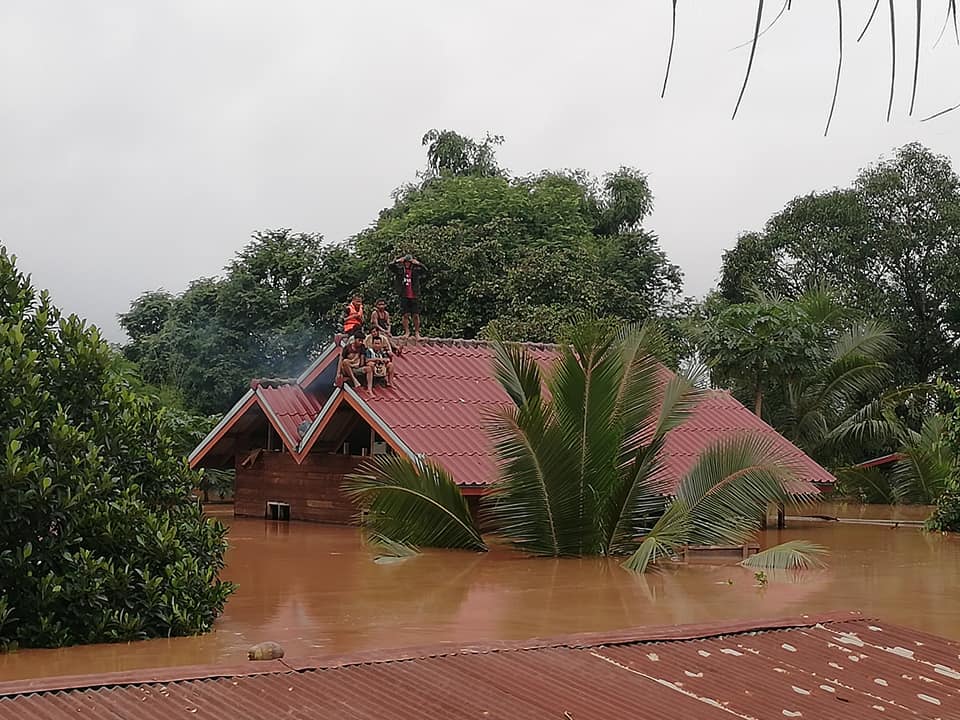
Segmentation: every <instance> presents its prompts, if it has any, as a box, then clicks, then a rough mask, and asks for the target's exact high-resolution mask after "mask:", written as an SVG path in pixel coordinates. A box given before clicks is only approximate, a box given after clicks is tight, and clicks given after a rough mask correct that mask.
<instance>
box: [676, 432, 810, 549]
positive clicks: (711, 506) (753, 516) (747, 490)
mask: <svg viewBox="0 0 960 720" xmlns="http://www.w3.org/2000/svg"><path fill="white" fill-rule="evenodd" d="M796 476H797V471H796V467H795V464H794V462H793V460H791V459H790V458H788V457H785V456H784V455H783V453H782V451H781V450H779V449H778V447H777V446H776V445H775V444H774V443H773V442H772V441H770V440H768V439H767V438H762V437H756V436H748V435H741V436H739V437H733V438H729V439H724V440H721V441H719V442H717V443H715V444H714V445H713V446H711V447H710V448H708V449H707V450H705V451H704V452H702V453H701V454H700V456H699V457H698V458H697V462H696V464H695V465H694V466H693V468H691V469H690V471H689V472H688V473H687V474H686V475H685V476H684V478H683V480H682V481H681V482H680V487H679V488H678V490H677V499H678V500H682V501H683V502H684V503H685V504H686V506H687V507H688V508H689V513H690V524H691V534H690V539H689V541H690V543H691V544H695V545H740V544H742V543H744V542H746V541H747V540H748V539H749V538H750V537H752V536H753V534H754V533H755V532H756V529H757V527H758V525H759V521H760V519H761V518H762V517H763V516H764V514H765V513H766V509H767V506H768V505H769V504H770V503H786V502H788V501H789V500H790V499H791V498H790V494H789V493H788V491H787V485H788V483H790V482H791V481H793V480H795V479H796Z"/></svg>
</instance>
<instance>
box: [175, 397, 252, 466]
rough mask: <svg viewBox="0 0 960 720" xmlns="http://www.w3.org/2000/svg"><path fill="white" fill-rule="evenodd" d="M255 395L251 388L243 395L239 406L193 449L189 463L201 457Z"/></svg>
mask: <svg viewBox="0 0 960 720" xmlns="http://www.w3.org/2000/svg"><path fill="white" fill-rule="evenodd" d="M253 394H254V392H253V388H250V389H249V390H247V391H246V392H245V393H244V394H243V397H242V398H240V399H239V400H237V404H236V405H234V406H233V407H232V408H230V410H229V412H227V414H226V415H224V416H223V419H222V420H220V422H218V423H217V424H216V426H214V428H213V430H211V431H210V432H208V433H207V436H206V437H205V438H204V439H203V440H201V441H200V444H199V445H197V446H196V447H195V448H194V449H193V452H192V453H190V455H189V456H188V457H187V462H189V463H191V464H192V463H193V460H194V458H196V457H197V455H199V454H200V453H201V452H202V451H203V449H204V448H205V447H206V445H207V443H208V442H210V441H211V440H212V439H213V438H214V437H216V436H217V433H219V432H220V431H221V430H223V428H224V427H226V425H227V423H229V422H230V421H231V420H233V417H234V415H236V414H237V413H238V412H240V408H242V407H243V406H244V405H246V404H247V401H248V400H249V399H250V398H251V397H252V396H253Z"/></svg>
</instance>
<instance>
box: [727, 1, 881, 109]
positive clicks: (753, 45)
mask: <svg viewBox="0 0 960 720" xmlns="http://www.w3.org/2000/svg"><path fill="white" fill-rule="evenodd" d="M892 1H893V0H891V2H892ZM762 20H763V0H757V22H756V26H755V27H754V29H753V42H751V43H750V59H749V60H748V61H747V72H746V75H744V77H743V86H742V87H741V88H740V95H739V96H738V97H737V104H736V105H735V106H734V108H733V118H736V117H737V110H739V109H740V103H741V102H742V101H743V94H744V93H745V92H746V91H747V83H748V82H749V81H750V71H751V70H752V69H753V58H754V56H755V55H756V54H757V40H758V39H759V37H760V23H761V22H762Z"/></svg>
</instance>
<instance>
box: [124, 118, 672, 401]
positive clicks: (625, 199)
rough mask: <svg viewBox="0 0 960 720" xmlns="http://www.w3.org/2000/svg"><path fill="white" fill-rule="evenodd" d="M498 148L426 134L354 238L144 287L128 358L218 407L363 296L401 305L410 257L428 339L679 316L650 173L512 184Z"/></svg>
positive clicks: (299, 362) (552, 175) (255, 248)
mask: <svg viewBox="0 0 960 720" xmlns="http://www.w3.org/2000/svg"><path fill="white" fill-rule="evenodd" d="M501 142H502V138H500V137H498V136H491V135H488V136H486V137H485V138H484V139H483V140H479V141H477V140H473V139H471V138H467V137H464V136H462V135H459V134H457V133H455V132H453V131H450V130H442V131H441V130H431V131H430V132H428V133H427V134H426V135H425V136H424V138H423V144H424V145H425V147H426V148H427V170H426V171H424V172H423V173H421V174H420V178H419V181H418V182H416V183H413V184H408V185H406V186H403V187H401V188H400V189H399V190H398V191H397V193H396V194H395V199H394V202H393V204H392V205H391V206H390V207H388V208H385V209H384V210H383V211H382V212H381V213H380V215H379V217H378V219H377V221H376V223H374V224H373V225H372V226H371V227H370V228H369V229H367V230H364V231H362V232H360V233H359V234H358V235H356V236H355V237H354V238H351V240H350V241H349V242H347V243H343V244H329V243H325V242H324V240H323V238H322V236H320V235H318V234H312V233H296V232H293V231H290V230H277V231H265V232H260V233H256V234H254V236H253V239H252V241H251V242H250V243H249V244H248V245H247V246H246V247H245V248H244V249H243V250H241V251H240V252H239V253H238V254H237V256H236V257H235V258H234V259H233V260H232V261H231V262H230V263H229V264H228V265H227V267H226V268H225V270H224V274H223V276H222V277H219V278H206V279H199V280H196V281H195V282H194V283H193V284H192V285H191V286H190V287H189V288H188V289H187V290H186V291H185V292H184V293H182V294H180V295H178V296H173V295H170V294H169V293H166V292H163V291H154V292H149V293H145V294H144V295H142V296H140V297H139V298H137V299H136V300H134V302H133V303H132V304H131V307H130V310H129V311H128V312H126V313H124V314H123V315H121V316H120V321H121V324H122V326H123V327H124V329H125V330H126V331H127V333H128V335H129V336H130V342H129V343H128V344H127V346H126V347H125V348H124V352H125V354H126V356H127V357H128V358H130V359H131V360H133V361H135V362H137V363H138V364H139V365H140V367H141V370H142V372H143V374H144V377H145V379H146V380H147V381H149V382H151V383H153V384H155V385H164V386H172V387H174V388H176V389H177V390H178V391H179V392H181V393H182V395H183V397H184V398H185V400H186V402H187V404H188V405H190V406H191V407H193V408H195V409H197V410H199V411H201V412H203V413H212V412H223V411H225V410H226V409H228V408H229V407H230V405H231V404H232V403H233V402H234V400H235V399H236V393H237V390H238V388H241V387H243V386H244V385H245V384H246V383H247V382H248V381H249V379H250V378H251V377H256V376H281V375H291V374H295V373H297V372H299V371H300V370H301V369H302V368H303V367H305V366H306V365H307V364H308V362H309V359H310V355H311V353H313V352H315V351H316V350H317V349H318V348H319V346H320V345H322V344H323V343H324V342H326V341H327V340H328V339H329V338H330V336H331V335H332V334H333V333H334V332H335V331H336V329H337V328H338V322H339V317H340V315H341V313H342V309H343V306H344V305H345V304H346V303H347V302H348V300H349V299H350V296H351V295H352V294H353V293H354V292H355V291H359V292H361V293H362V294H363V295H364V297H365V298H366V301H367V305H368V307H369V306H372V304H373V301H374V300H376V299H377V298H379V297H383V298H386V299H387V301H388V306H389V307H390V308H391V309H392V310H393V311H394V312H396V310H397V307H396V304H397V300H396V298H395V297H394V293H393V291H392V289H391V286H390V278H389V276H388V274H387V272H386V265H387V263H388V262H389V261H390V260H392V259H393V258H395V257H397V255H400V254H405V253H408V252H409V253H413V254H415V255H416V256H417V257H418V258H419V259H420V260H421V261H422V262H423V263H424V264H425V265H427V266H428V267H429V268H430V275H429V276H428V277H427V278H426V280H425V282H424V288H423V293H422V297H421V307H422V313H423V316H424V329H425V331H426V332H427V333H429V334H430V335H432V336H443V337H462V338H475V337H478V336H483V335H489V334H491V333H498V334H499V335H501V336H502V337H504V338H508V339H518V340H531V341H553V340H557V339H558V338H560V337H561V336H562V335H563V333H564V331H565V329H566V328H567V327H568V326H569V325H570V323H571V322H572V321H573V319H574V317H575V316H576V314H577V313H578V312H580V311H582V310H583V309H584V308H590V309H591V310H592V311H593V312H595V313H597V314H598V315H600V316H603V317H606V318H609V319H610V321H611V322H613V323H616V322H620V321H640V320H645V319H648V318H651V317H657V316H661V315H663V316H669V317H675V315H676V308H677V307H678V302H679V300H680V297H679V296H680V291H681V288H682V275H681V273H680V270H679V268H678V267H677V266H676V265H674V264H672V263H670V262H669V260H668V259H667V257H666V254H665V253H664V252H663V250H662V249H661V248H660V244H659V241H658V239H657V237H656V236H655V235H654V234H653V233H651V232H649V231H647V230H645V229H644V228H643V222H644V220H645V219H646V218H647V216H648V215H649V213H650V212H651V210H652V208H653V195H652V192H651V190H650V186H649V183H648V180H647V177H646V175H644V174H643V173H642V172H640V171H639V170H636V169H632V168H626V167H622V168H619V169H618V170H616V171H614V172H611V173H608V174H606V175H605V176H603V177H602V178H594V177H592V176H591V175H589V174H587V173H585V172H583V171H571V170H561V171H544V172H542V173H538V174H536V175H531V176H525V177H513V176H510V175H509V174H508V173H507V172H506V171H505V170H503V169H502V168H501V167H500V166H499V164H498V162H497V158H496V155H495V150H496V148H497V147H498V146H499V145H500V143H501Z"/></svg>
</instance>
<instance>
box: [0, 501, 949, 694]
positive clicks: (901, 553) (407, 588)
mask: <svg viewBox="0 0 960 720" xmlns="http://www.w3.org/2000/svg"><path fill="white" fill-rule="evenodd" d="M817 511H818V512H823V513H825V514H831V515H835V516H840V517H871V516H873V517H894V516H896V517H898V518H900V519H915V518H923V517H924V516H925V514H926V510H925V509H923V508H879V507H876V506H874V507H871V508H866V509H864V508H861V507H860V506H846V507H844V506H831V507H826V508H817ZM809 512H810V510H809V509H804V513H805V514H806V513H809ZM226 521H227V522H228V523H229V524H230V541H231V545H232V547H231V550H230V552H229V555H228V558H227V568H226V571H225V573H224V575H225V577H226V578H227V579H229V580H232V581H234V582H236V583H237V584H238V585H239V590H238V591H237V593H236V594H235V595H234V596H233V597H232V598H231V599H230V601H229V602H228V603H227V608H226V612H225V613H224V615H223V617H222V618H221V619H220V620H219V621H218V622H217V624H216V626H215V629H214V631H213V632H211V633H208V634H207V635H203V636H200V637H193V638H174V639H169V640H148V641H143V642H135V643H123V644H114V645H93V646H85V647H73V648H65V649H61V650H22V651H20V652H17V653H13V654H9V655H5V656H2V655H0V680H13V679H22V678H30V677H39V676H52V675H68V674H71V675H72V674H87V673H99V672H109V671H117V670H131V669H137V668H149V667H159V666H172V665H196V664H204V663H237V662H244V661H245V660H246V651H247V648H248V647H249V646H250V645H251V644H253V643H257V642H261V641H264V640H274V641H277V642H279V643H281V644H282V645H283V646H284V648H285V650H286V653H287V656H288V657H295V656H299V657H303V656H307V655H326V654H332V653H344V652H352V651H358V650H370V649H376V648H392V647H401V646H404V645H424V644H429V643H434V642H442V641H448V640H449V641H457V642H468V641H480V640H493V639H522V638H528V637H534V636H540V637H543V636H550V635H559V634H564V633H573V632H587V631H601V630H612V629H621V628H625V627H630V626H638V625H659V624H668V623H691V622H698V623H699V622H709V621H714V620H726V619H743V618H756V619H768V618H773V617H784V616H796V615H802V614H810V613H818V612H826V611H833V610H861V611H863V612H865V613H867V614H869V615H870V616H874V617H879V618H882V619H884V620H887V621H888V622H894V623H898V624H903V625H909V626H911V627H915V628H919V629H922V630H926V631H930V632H934V633H937V634H940V635H944V636H946V637H950V638H954V639H958V640H960V604H958V602H957V599H958V592H960V540H958V538H955V537H944V536H939V535H930V534H925V533H923V532H921V531H919V530H916V529H913V528H903V527H901V528H896V529H894V528H890V527H881V526H871V525H842V524H836V523H831V524H826V523H808V524H803V525H801V524H799V523H795V524H794V525H793V526H792V527H790V528H788V529H787V530H784V531H777V530H769V531H767V532H766V533H764V534H763V536H762V537H761V544H763V545H765V546H766V545H770V544H775V543H777V542H781V541H783V540H789V539H794V538H805V539H809V540H813V541H815V542H819V543H822V544H824V545H827V546H828V547H829V548H830V549H831V551H832V555H831V558H830V565H829V568H828V569H826V570H822V571H813V572H806V573H801V574H795V575H791V576H787V577H785V578H773V579H772V580H771V582H770V583H769V584H768V585H767V586H765V587H759V586H757V583H756V582H755V580H754V576H753V572H751V571H749V570H746V569H743V568H739V567H736V566H732V567H729V566H728V567H723V566H702V565H691V566H686V567H677V568H673V569H670V570H667V571H664V572H660V573H657V574H654V575H648V576H644V577H638V576H635V575H632V574H630V573H628V572H626V571H624V570H622V569H621V568H620V567H619V566H618V565H617V564H616V563H615V562H611V561H605V560H602V559H582V560H576V559H564V560H552V559H534V558H526V557H524V556H522V555H520V554H519V553H515V552H512V551H510V550H507V549H504V548H498V549H495V550H493V551H492V552H489V553H484V554H475V553H469V552H455V551H431V552H427V553H425V554H423V555H421V556H418V557H414V558H409V559H406V560H403V561H400V562H395V563H389V564H378V563H375V562H374V561H373V556H372V555H371V554H370V553H369V552H368V551H367V550H366V549H365V548H364V547H363V546H362V544H361V541H360V535H359V532H358V531H357V529H356V528H338V527H329V526H321V525H313V524H308V523H293V522H291V523H274V522H268V521H262V520H249V519H233V518H226Z"/></svg>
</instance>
